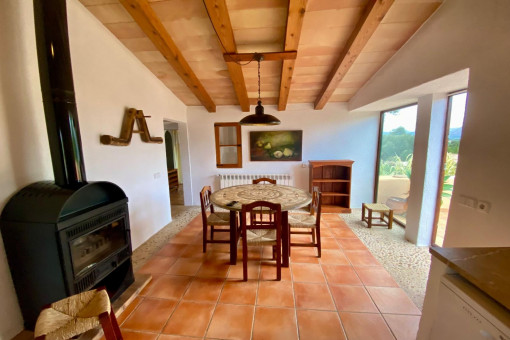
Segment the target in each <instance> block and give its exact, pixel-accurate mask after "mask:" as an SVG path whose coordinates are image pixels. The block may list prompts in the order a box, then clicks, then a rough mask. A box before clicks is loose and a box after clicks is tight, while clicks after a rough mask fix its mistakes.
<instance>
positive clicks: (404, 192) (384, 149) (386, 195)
mask: <svg viewBox="0 0 510 340" xmlns="http://www.w3.org/2000/svg"><path fill="white" fill-rule="evenodd" d="M417 109H418V106H417V105H411V106H407V107H403V108H398V109H393V110H389V111H384V112H382V113H381V127H380V135H379V158H378V163H377V164H378V176H377V181H376V182H377V185H376V194H375V197H376V202H377V203H384V204H386V205H387V206H388V207H390V208H391V209H393V214H394V215H393V218H394V221H396V222H397V223H399V224H402V225H404V226H405V223H406V214H407V201H408V198H409V190H410V187H411V166H412V162H413V152H414V136H415V131H416V116H417Z"/></svg>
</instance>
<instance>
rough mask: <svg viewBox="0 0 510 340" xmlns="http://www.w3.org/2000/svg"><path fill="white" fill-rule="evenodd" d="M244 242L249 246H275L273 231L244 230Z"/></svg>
mask: <svg viewBox="0 0 510 340" xmlns="http://www.w3.org/2000/svg"><path fill="white" fill-rule="evenodd" d="M246 242H247V243H248V244H249V245H258V246H272V245H275V244H276V230H275V229H251V230H246Z"/></svg>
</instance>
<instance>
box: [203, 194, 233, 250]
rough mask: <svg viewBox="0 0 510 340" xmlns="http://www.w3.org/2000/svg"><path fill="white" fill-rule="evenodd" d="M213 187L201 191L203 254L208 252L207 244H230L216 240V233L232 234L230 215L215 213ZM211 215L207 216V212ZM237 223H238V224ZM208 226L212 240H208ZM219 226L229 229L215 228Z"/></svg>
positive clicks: (227, 241)
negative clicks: (212, 200) (212, 197)
mask: <svg viewBox="0 0 510 340" xmlns="http://www.w3.org/2000/svg"><path fill="white" fill-rule="evenodd" d="M210 197H211V187H210V186H205V187H203V188H202V190H201V191H200V206H201V207H202V225H203V232H202V241H203V252H204V253H205V252H206V250H207V243H230V241H229V240H215V239H214V233H215V232H222V233H225V232H227V233H228V232H230V213H228V212H215V211H214V206H213V205H212V203H211V199H210ZM208 211H210V214H209V215H207V212H208ZM236 223H237V222H236ZM207 226H211V239H209V240H208V239H207ZM217 226H227V227H228V228H226V229H225V228H215V227H217Z"/></svg>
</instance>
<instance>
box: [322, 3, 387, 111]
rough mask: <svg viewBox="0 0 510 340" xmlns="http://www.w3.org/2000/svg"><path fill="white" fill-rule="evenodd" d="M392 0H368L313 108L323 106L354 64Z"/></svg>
mask: <svg viewBox="0 0 510 340" xmlns="http://www.w3.org/2000/svg"><path fill="white" fill-rule="evenodd" d="M393 2H394V0H370V2H369V3H368V5H367V8H366V10H365V12H364V13H363V15H362V17H361V19H360V20H359V21H358V24H357V25H356V28H355V29H354V31H353V32H352V34H351V36H350V38H349V41H348V42H347V44H346V46H345V48H344V50H343V51H342V53H341V54H340V56H339V58H338V60H337V62H336V63H335V66H334V67H333V69H332V70H331V72H330V74H329V76H328V78H327V81H326V83H325V84H324V86H323V88H322V90H321V92H320V93H319V96H318V97H317V99H316V100H315V104H314V108H315V110H321V109H323V108H324V106H325V105H326V103H327V102H328V101H329V99H330V98H331V96H332V95H333V92H335V89H336V87H337V86H338V84H339V83H340V81H341V80H342V79H343V77H344V76H345V75H346V74H347V72H348V71H349V69H350V68H351V66H352V65H353V64H354V62H355V61H356V58H357V57H358V56H359V54H360V53H361V51H362V50H363V48H364V47H365V45H366V44H367V42H368V40H369V39H370V37H372V34H373V33H374V32H375V30H376V29H377V27H379V24H380V23H381V21H382V19H383V18H384V16H385V15H386V13H387V12H388V10H389V9H390V7H391V5H393Z"/></svg>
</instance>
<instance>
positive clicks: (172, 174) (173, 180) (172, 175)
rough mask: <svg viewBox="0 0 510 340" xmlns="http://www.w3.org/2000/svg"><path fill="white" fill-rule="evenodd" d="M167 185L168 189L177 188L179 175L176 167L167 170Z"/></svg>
mask: <svg viewBox="0 0 510 340" xmlns="http://www.w3.org/2000/svg"><path fill="white" fill-rule="evenodd" d="M168 186H169V188H170V191H172V190H177V189H179V175H178V173H177V169H172V170H168Z"/></svg>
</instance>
